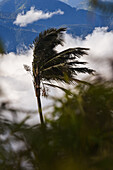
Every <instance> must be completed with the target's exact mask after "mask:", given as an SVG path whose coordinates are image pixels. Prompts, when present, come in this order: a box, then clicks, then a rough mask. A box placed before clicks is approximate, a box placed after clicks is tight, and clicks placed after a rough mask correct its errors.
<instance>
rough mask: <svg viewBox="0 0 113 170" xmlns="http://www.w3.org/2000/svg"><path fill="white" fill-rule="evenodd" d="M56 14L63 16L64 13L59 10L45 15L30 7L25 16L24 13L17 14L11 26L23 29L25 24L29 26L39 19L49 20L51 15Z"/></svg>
mask: <svg viewBox="0 0 113 170" xmlns="http://www.w3.org/2000/svg"><path fill="white" fill-rule="evenodd" d="M58 14H60V15H63V14H64V12H63V11H61V10H60V9H59V10H58V11H54V12H46V13H45V12H43V11H41V10H37V9H35V7H31V9H30V11H27V12H26V14H24V12H22V13H19V14H18V15H17V18H16V20H15V21H14V22H13V24H16V25H19V26H20V27H25V26H27V24H31V23H33V22H35V21H38V20H40V19H48V18H51V17H52V16H53V15H58Z"/></svg>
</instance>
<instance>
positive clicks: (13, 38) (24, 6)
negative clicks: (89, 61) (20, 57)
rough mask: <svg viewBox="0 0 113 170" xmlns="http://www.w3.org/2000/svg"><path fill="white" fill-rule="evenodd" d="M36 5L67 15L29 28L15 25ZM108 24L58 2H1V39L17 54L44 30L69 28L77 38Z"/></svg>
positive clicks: (95, 16) (34, 24)
mask: <svg viewBox="0 0 113 170" xmlns="http://www.w3.org/2000/svg"><path fill="white" fill-rule="evenodd" d="M32 6H34V7H35V9H37V10H42V11H43V12H54V11H57V10H61V11H62V12H63V13H64V14H63V15H54V16H52V17H51V18H48V19H43V20H38V21H35V22H33V23H32V24H28V25H27V26H26V27H20V26H16V25H14V24H13V22H14V21H15V20H16V17H17V14H18V13H22V11H24V13H26V12H27V11H29V10H30V8H31V7H32ZM107 25H108V19H107V18H106V17H103V16H101V15H95V14H93V13H91V12H89V11H86V10H82V9H81V10H77V9H76V8H72V7H71V6H69V5H68V4H65V3H64V2H61V1H58V0H3V1H2V2H0V36H1V37H2V39H3V40H4V42H5V45H6V49H7V51H16V48H17V47H19V46H22V45H23V44H25V45H27V46H28V44H30V43H32V42H33V40H34V38H35V37H36V36H37V35H38V33H39V32H40V31H42V30H44V29H47V28H49V27H61V26H65V27H67V28H68V32H69V33H72V34H73V35H74V36H75V35H79V36H80V35H81V36H85V35H87V34H88V33H90V32H91V31H92V30H93V29H94V27H95V26H99V27H101V26H107Z"/></svg>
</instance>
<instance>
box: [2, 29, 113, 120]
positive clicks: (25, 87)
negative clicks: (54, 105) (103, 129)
mask: <svg viewBox="0 0 113 170" xmlns="http://www.w3.org/2000/svg"><path fill="white" fill-rule="evenodd" d="M64 38H65V44H64V46H63V47H62V46H58V47H57V50H58V51H62V50H64V49H67V48H70V47H88V48H90V51H89V55H88V56H83V57H82V60H83V61H84V60H85V61H88V62H89V64H88V66H89V67H90V68H92V69H95V70H96V71H97V73H99V74H100V75H102V76H103V77H106V79H110V78H111V76H112V74H111V68H110V63H109V60H110V59H112V60H113V48H112V45H113V31H110V32H108V28H107V27H106V28H95V30H94V31H93V33H92V34H89V35H87V36H86V37H85V39H84V40H83V39H82V38H80V37H76V38H73V37H72V36H71V35H69V34H65V37H64ZM32 56H33V52H32V50H28V51H27V52H26V53H24V54H14V53H9V54H6V55H4V56H3V57H1V58H0V83H1V86H2V88H3V91H4V93H5V96H4V98H5V97H6V99H7V100H8V99H9V100H10V101H12V105H13V106H14V107H17V108H24V109H30V110H31V109H33V110H35V109H37V104H36V97H35V93H34V87H33V82H32V77H31V75H30V74H28V73H27V72H26V71H25V70H24V67H23V64H27V65H29V66H31V65H32ZM81 77H82V78H84V76H83V75H82V76H81V75H79V78H81ZM49 92H51V93H52V94H55V95H56V94H57V95H59V94H60V93H61V91H59V90H58V89H51V88H50V91H49ZM48 104H51V103H50V101H49V100H48V99H47V100H46V99H44V98H42V105H43V107H45V106H47V105H48ZM35 119H36V120H37V115H36V117H35ZM33 121H34V122H35V120H34V119H33Z"/></svg>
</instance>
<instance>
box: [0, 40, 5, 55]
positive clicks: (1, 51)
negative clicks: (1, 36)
mask: <svg viewBox="0 0 113 170" xmlns="http://www.w3.org/2000/svg"><path fill="white" fill-rule="evenodd" d="M3 53H5V51H4V46H3V42H2V41H1V40H0V54H3Z"/></svg>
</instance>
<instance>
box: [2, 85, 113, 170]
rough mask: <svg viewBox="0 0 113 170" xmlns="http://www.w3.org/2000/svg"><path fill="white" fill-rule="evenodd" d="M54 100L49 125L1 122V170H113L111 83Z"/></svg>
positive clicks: (81, 88)
mask: <svg viewBox="0 0 113 170" xmlns="http://www.w3.org/2000/svg"><path fill="white" fill-rule="evenodd" d="M54 100H55V101H54V110H53V111H52V112H51V113H49V114H51V119H47V117H46V124H45V125H40V124H38V125H35V126H29V125H27V124H26V123H25V122H26V120H27V118H26V119H25V120H23V122H20V123H17V122H11V121H9V120H6V119H4V118H3V116H1V117H0V124H1V125H0V169H1V170H12V169H15V170H53V169H54V170H112V169H113V85H112V83H106V82H104V83H94V84H93V85H85V84H80V85H78V86H77V87H76V88H75V90H74V92H73V93H66V94H65V96H63V97H62V98H61V99H54ZM15 114H16V113H15Z"/></svg>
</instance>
